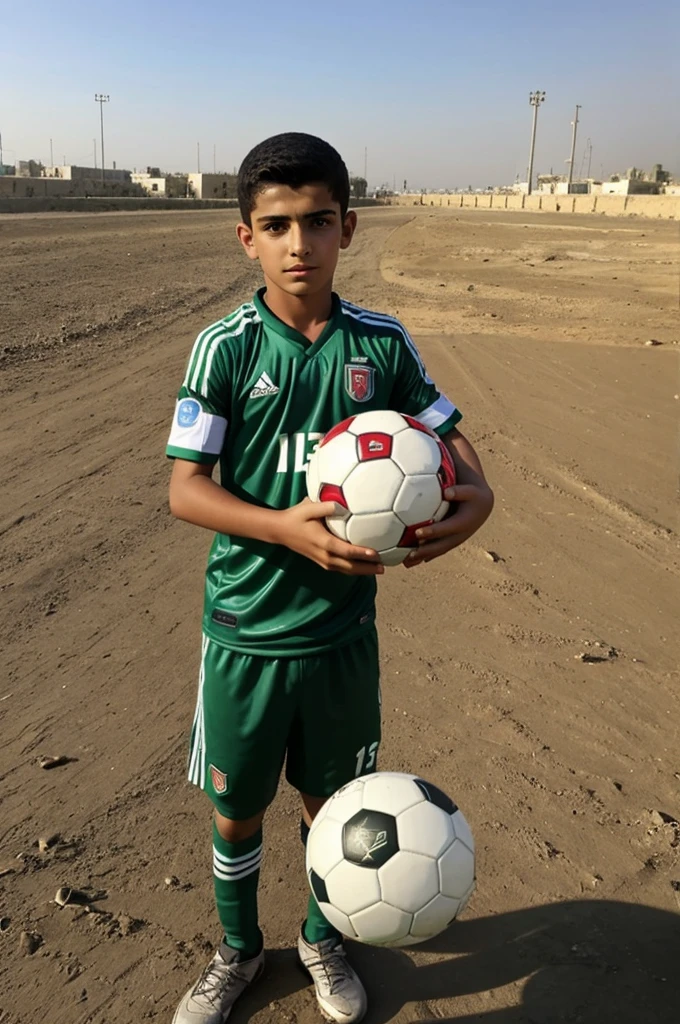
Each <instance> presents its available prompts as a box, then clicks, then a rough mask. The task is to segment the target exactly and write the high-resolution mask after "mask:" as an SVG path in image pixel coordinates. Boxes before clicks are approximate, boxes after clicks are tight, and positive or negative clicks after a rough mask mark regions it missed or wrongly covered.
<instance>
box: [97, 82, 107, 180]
mask: <svg viewBox="0 0 680 1024" xmlns="http://www.w3.org/2000/svg"><path fill="white" fill-rule="evenodd" d="M94 101H95V103H98V104H99V119H100V121H101V127H102V185H103V184H104V168H105V167H106V161H105V160H104V104H105V103H108V102H109V97H108V96H106V95H104V93H101V92H96V93H95V94H94Z"/></svg>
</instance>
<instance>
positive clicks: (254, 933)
mask: <svg viewBox="0 0 680 1024" xmlns="http://www.w3.org/2000/svg"><path fill="white" fill-rule="evenodd" d="M261 860H262V828H259V829H258V830H257V832H256V833H255V835H253V836H250V837H249V838H248V839H244V840H242V842H240V843H228V842H227V841H226V839H223V838H222V836H221V835H220V834H219V832H218V831H217V826H216V824H215V822H214V820H213V881H214V883H215V903H216V904H217V913H218V915H219V918H220V923H221V925H222V927H223V928H224V937H225V941H226V943H227V945H228V946H230V947H231V949H237V950H238V951H239V955H240V959H241V960H250V959H252V957H254V956H257V954H258V953H259V952H260V950H261V949H262V932H261V931H260V928H259V925H258V920H257V884H258V882H259V879H260V862H261Z"/></svg>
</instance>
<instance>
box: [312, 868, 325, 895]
mask: <svg viewBox="0 0 680 1024" xmlns="http://www.w3.org/2000/svg"><path fill="white" fill-rule="evenodd" d="M309 884H310V885H311V887H312V892H313V893H314V896H315V897H316V902H317V903H328V902H329V899H328V890H327V889H326V883H325V882H324V880H323V878H322V877H321V876H320V875H317V873H316V871H314V869H313V868H312V869H311V870H310V872H309Z"/></svg>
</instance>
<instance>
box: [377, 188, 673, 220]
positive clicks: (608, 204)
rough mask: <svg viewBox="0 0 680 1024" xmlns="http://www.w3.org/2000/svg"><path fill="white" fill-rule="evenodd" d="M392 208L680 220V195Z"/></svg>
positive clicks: (444, 198) (416, 198)
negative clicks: (524, 211) (434, 208)
mask: <svg viewBox="0 0 680 1024" xmlns="http://www.w3.org/2000/svg"><path fill="white" fill-rule="evenodd" d="M385 202H386V204H387V205H388V206H446V207H448V208H449V209H456V210H473V209H474V210H489V209H491V210H531V211H534V212H538V211H544V212H549V213H600V214H606V215H607V216H610V217H621V216H626V217H662V218H663V219H665V220H680V195H659V196H655V195H644V196H641V195H595V194H592V193H591V194H590V195H567V196H562V195H542V194H540V193H533V194H532V195H530V196H525V195H517V194H511V195H489V194H486V193H485V194H484V195H475V194H474V193H472V194H471V193H468V192H465V193H462V194H460V195H440V194H439V193H431V194H427V193H426V194H425V195H403V196H390V197H389V198H388V199H386V200H385Z"/></svg>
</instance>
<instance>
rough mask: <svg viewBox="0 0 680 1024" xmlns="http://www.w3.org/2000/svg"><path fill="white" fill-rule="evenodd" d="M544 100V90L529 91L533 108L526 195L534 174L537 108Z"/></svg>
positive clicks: (528, 192)
mask: <svg viewBox="0 0 680 1024" xmlns="http://www.w3.org/2000/svg"><path fill="white" fill-rule="evenodd" d="M544 100H545V93H544V92H540V91H537V92H530V93H529V103H530V104H531V106H532V107H533V108H534V118H533V124H532V126H531V148H530V149H529V172H528V175H527V179H528V187H527V195H531V179H532V178H533V176H534V149H535V147H536V121H537V119H538V108H539V107H540V105H541V103H543V101H544Z"/></svg>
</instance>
